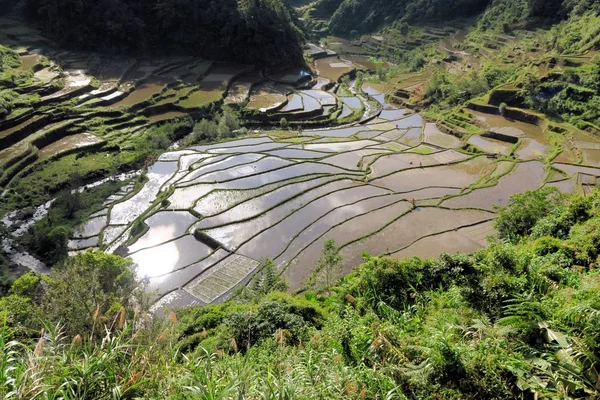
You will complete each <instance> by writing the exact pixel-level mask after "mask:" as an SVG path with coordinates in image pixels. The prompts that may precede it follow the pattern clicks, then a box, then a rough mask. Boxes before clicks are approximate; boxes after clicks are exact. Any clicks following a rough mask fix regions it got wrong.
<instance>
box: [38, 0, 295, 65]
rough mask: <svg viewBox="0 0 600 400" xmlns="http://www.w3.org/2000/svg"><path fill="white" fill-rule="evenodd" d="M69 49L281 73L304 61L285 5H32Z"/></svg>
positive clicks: (263, 1)
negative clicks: (180, 56)
mask: <svg viewBox="0 0 600 400" xmlns="http://www.w3.org/2000/svg"><path fill="white" fill-rule="evenodd" d="M27 8H28V10H29V12H30V15H31V18H32V19H33V20H34V21H36V22H37V23H38V24H39V26H40V27H41V28H42V30H43V31H44V32H45V33H46V34H48V35H50V36H51V37H53V38H55V39H56V40H58V41H59V42H60V43H61V44H63V45H66V46H70V47H78V48H82V49H94V50H98V49H105V50H112V51H117V52H121V53H126V54H131V53H132V52H133V53H137V54H147V53H157V54H162V53H164V51H169V52H171V53H173V52H176V53H185V54H188V55H189V54H196V55H199V56H203V57H206V58H210V59H218V60H230V61H237V62H245V63H248V64H255V63H256V64H268V65H278V64H285V63H293V62H296V63H297V62H300V61H301V60H302V48H301V42H302V41H303V34H302V31H301V30H300V29H299V28H298V25H297V20H296V18H295V17H294V15H293V12H292V11H291V9H290V7H289V6H288V5H287V3H285V2H282V1H280V0H258V1H250V0H225V1H224V0H198V1H190V0H182V1H176V2H175V1H173V0H153V1H150V2H147V1H141V0H127V1H114V0H102V1H100V2H97V1H92V0H85V1H77V2H73V1H72V0H60V1H54V0H28V1H27Z"/></svg>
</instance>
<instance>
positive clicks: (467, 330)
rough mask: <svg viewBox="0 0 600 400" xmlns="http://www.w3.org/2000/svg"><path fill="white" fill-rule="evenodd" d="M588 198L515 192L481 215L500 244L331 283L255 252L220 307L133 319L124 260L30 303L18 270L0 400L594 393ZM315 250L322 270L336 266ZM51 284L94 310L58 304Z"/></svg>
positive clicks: (90, 266) (367, 267) (377, 268)
mask: <svg viewBox="0 0 600 400" xmlns="http://www.w3.org/2000/svg"><path fill="white" fill-rule="evenodd" d="M598 204H600V193H598V192H597V191H595V192H593V193H592V194H590V195H588V196H581V195H579V196H573V195H561V194H559V193H558V191H556V189H554V190H550V189H548V190H542V191H536V192H527V193H525V194H521V195H516V196H514V197H513V198H512V201H511V204H510V205H508V206H507V207H506V208H504V209H503V210H501V211H500V213H499V215H498V217H497V218H496V220H495V225H496V228H497V230H498V236H499V239H501V240H498V241H492V242H490V244H489V245H488V247H487V248H485V249H482V250H479V251H478V252H476V253H472V254H463V255H460V254H456V255H450V254H444V255H442V256H441V257H440V258H434V259H423V260H422V259H418V258H407V259H405V260H395V259H391V258H385V257H384V258H380V257H370V256H368V255H364V260H363V263H362V265H360V266H358V267H357V268H356V269H355V270H354V272H353V273H352V274H350V275H349V276H347V277H345V278H343V279H342V280H341V281H338V282H337V283H336V284H335V285H331V284H330V286H319V287H320V289H319V290H317V291H309V292H306V293H303V294H300V295H289V294H285V293H281V292H280V290H282V289H284V288H285V282H284V281H282V280H281V278H279V277H278V276H277V274H276V272H275V270H274V266H273V264H271V263H270V261H268V260H267V261H266V262H265V263H264V264H263V267H262V269H261V272H260V273H259V274H257V275H255V277H254V278H253V280H252V281H251V282H250V283H249V285H248V286H247V287H246V288H244V289H243V290H241V291H240V292H239V293H238V294H237V295H236V297H235V299H234V300H231V301H228V302H226V303H223V304H219V305H213V306H208V307H195V308H194V307H192V308H188V309H184V310H178V311H175V312H170V313H169V314H168V315H165V316H164V317H162V318H158V317H157V318H154V319H153V320H145V321H143V322H142V321H140V320H139V318H140V314H139V311H137V312H135V313H134V312H133V309H134V308H133V307H134V306H133V304H131V303H129V301H131V297H130V296H131V290H133V289H134V288H135V287H136V286H137V283H136V282H135V280H134V279H132V276H131V275H129V274H128V272H127V271H129V268H131V265H130V264H128V263H127V261H125V260H123V259H121V258H119V257H116V256H111V255H105V254H103V253H86V254H83V255H79V256H77V257H75V258H73V259H71V260H70V261H69V262H68V263H66V264H65V265H64V266H63V267H61V268H60V269H58V270H57V271H56V274H55V275H54V276H53V277H52V278H50V277H43V278H42V280H43V282H44V283H43V285H44V287H45V291H44V294H43V295H42V297H39V287H40V285H42V281H41V280H40V278H39V277H35V276H33V275H31V274H27V275H24V276H23V277H21V278H20V279H19V280H17V281H16V282H15V283H14V284H13V286H12V289H11V292H10V295H8V296H6V297H3V298H2V299H0V303H2V306H3V307H2V308H1V309H2V312H3V313H5V314H6V315H11V316H12V317H13V318H15V319H8V320H7V323H5V324H4V326H3V328H2V335H0V337H1V338H2V339H1V342H0V345H1V346H2V347H1V349H2V353H0V354H2V355H3V357H4V358H3V359H4V360H5V362H4V363H3V370H2V375H0V376H1V377H2V379H3V381H2V383H3V385H2V390H4V392H3V393H2V394H3V395H5V394H9V393H27V394H28V396H35V395H37V394H41V393H45V394H46V395H48V394H50V395H52V396H64V397H67V398H79V397H81V396H92V397H94V398H104V397H105V396H110V394H111V393H113V394H114V393H115V391H117V392H118V393H120V395H119V397H122V396H136V397H142V398H153V397H161V398H214V397H215V396H217V397H218V398H219V397H220V398H234V397H239V396H243V397H245V398H266V397H269V396H274V397H279V396H287V398H315V397H322V398H348V399H354V398H362V397H364V398H383V397H386V398H415V399H418V398H424V397H432V398H473V397H478V398H490V399H497V398H520V397H527V396H539V398H545V397H548V398H553V397H556V396H559V397H566V398H589V397H590V396H591V397H592V398H593V397H594V396H597V395H598V391H599V388H598V387H597V379H596V378H597V376H596V375H597V374H598V372H597V368H598V352H599V350H598V344H597V341H596V338H597V335H598V334H599V333H600V332H598V314H599V308H598V304H597V303H598V302H597V295H598V290H599V289H600V288H599V287H598V285H599V283H598V273H597V267H596V264H595V263H596V258H597V257H598V255H599V253H598V248H599V247H598V243H596V242H597V232H596V231H597V227H598V220H599V218H600V214H599V212H600V208H599V207H598ZM327 251H328V250H327V247H326V248H325V249H324V253H323V255H322V258H321V261H319V265H321V267H322V268H323V269H322V270H321V271H322V272H324V271H326V270H327V269H328V268H335V263H336V262H337V261H336V260H335V259H332V258H331V257H330V254H329V253H328V252H327ZM91 271H96V272H95V273H93V274H92V275H90V272H91ZM64 274H68V275H69V277H70V280H69V282H70V285H69V287H65V285H64V283H63V281H62V277H63V276H64ZM115 277H118V279H117V280H116V281H113V279H114V278H115ZM318 282H321V285H323V284H324V282H325V281H324V280H322V279H319V280H318ZM92 288H95V289H96V290H98V291H99V292H98V293H101V294H103V297H104V298H106V301H103V302H101V303H97V302H96V301H95V300H94V298H93V297H91V296H92V294H91V293H92V291H91V290H90V289H92ZM79 289H81V291H79ZM65 290H69V291H70V292H71V293H72V295H74V296H76V297H77V298H78V299H79V300H80V302H78V303H77V304H80V306H78V307H86V304H87V305H92V304H98V307H97V308H96V309H95V311H94V310H92V311H93V312H92V313H91V314H88V313H87V312H86V311H85V308H82V309H81V310H79V311H78V309H73V308H69V309H67V308H65V307H66V305H67V303H65V302H64V301H63V300H62V299H63V297H62V296H63V295H64V294H65V293H66V292H65ZM139 295H140V294H139V293H138V294H137V296H139ZM139 304H144V303H143V301H142V303H138V305H137V306H135V307H139ZM37 315H40V316H41V320H42V321H44V323H45V325H44V326H45V327H44V329H43V332H44V336H43V337H42V338H41V339H40V336H39V329H40V328H42V325H41V322H40V320H39V319H37V317H36V316H37ZM59 320H60V322H59ZM249 332H250V333H249ZM11 340H12V341H11ZM142 360H145V361H144V362H142ZM74 371H79V372H74ZM33 377H38V378H35V383H34V381H32V379H33ZM100 382H102V384H100ZM211 396H212V397H211ZM9 397H10V396H9Z"/></svg>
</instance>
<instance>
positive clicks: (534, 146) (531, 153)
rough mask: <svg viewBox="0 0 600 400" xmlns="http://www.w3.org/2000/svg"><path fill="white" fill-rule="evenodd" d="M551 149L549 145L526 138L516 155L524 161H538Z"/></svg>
mask: <svg viewBox="0 0 600 400" xmlns="http://www.w3.org/2000/svg"><path fill="white" fill-rule="evenodd" d="M549 148H550V145H549V144H544V143H541V142H540V141H537V140H532V139H528V138H524V139H523V140H522V143H521V146H519V149H518V150H517V151H516V152H515V154H516V155H517V156H518V157H519V158H520V159H522V160H536V159H540V158H544V156H545V154H546V152H547V151H548V149H549Z"/></svg>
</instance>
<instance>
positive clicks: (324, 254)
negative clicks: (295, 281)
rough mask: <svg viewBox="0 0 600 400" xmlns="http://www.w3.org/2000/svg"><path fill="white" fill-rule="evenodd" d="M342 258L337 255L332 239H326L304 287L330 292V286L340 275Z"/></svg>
mask: <svg viewBox="0 0 600 400" xmlns="http://www.w3.org/2000/svg"><path fill="white" fill-rule="evenodd" d="M342 266H343V264H342V256H341V254H339V253H338V249H337V247H335V241H334V240H333V239H327V240H326V241H325V244H324V245H323V249H322V250H321V257H320V258H319V260H318V261H317V265H316V268H315V270H314V271H313V273H312V274H311V275H310V276H309V277H308V279H307V281H306V282H305V286H306V287H308V288H317V289H322V288H324V289H326V290H327V291H328V292H330V291H331V287H332V285H333V284H334V283H335V281H336V280H337V279H339V278H340V276H341V273H342Z"/></svg>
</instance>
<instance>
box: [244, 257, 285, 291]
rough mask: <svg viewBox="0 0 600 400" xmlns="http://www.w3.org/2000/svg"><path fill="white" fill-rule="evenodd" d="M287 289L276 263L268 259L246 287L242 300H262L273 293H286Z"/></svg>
mask: <svg viewBox="0 0 600 400" xmlns="http://www.w3.org/2000/svg"><path fill="white" fill-rule="evenodd" d="M287 288H288V284H287V282H286V281H285V279H284V278H283V277H282V276H281V275H279V274H278V273H277V267H276V265H275V263H274V262H273V260H271V259H270V258H267V259H266V260H264V261H263V262H262V265H261V266H260V267H259V270H258V272H257V273H256V274H255V275H254V276H253V277H252V280H251V281H250V283H249V284H248V286H247V287H244V290H243V292H242V293H241V298H244V299H247V300H250V299H252V300H260V299H261V298H263V297H264V296H266V295H268V294H270V293H272V292H285V291H286V290H287Z"/></svg>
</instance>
